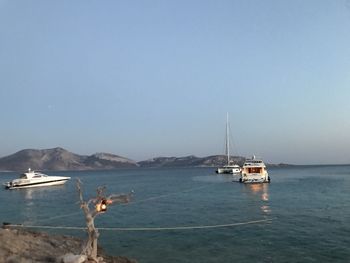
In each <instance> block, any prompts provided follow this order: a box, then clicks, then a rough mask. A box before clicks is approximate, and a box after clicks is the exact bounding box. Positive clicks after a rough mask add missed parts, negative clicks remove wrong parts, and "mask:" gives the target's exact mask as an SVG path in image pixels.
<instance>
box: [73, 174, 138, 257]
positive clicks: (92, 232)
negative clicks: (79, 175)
mask: <svg viewBox="0 0 350 263" xmlns="http://www.w3.org/2000/svg"><path fill="white" fill-rule="evenodd" d="M81 185H82V182H81V181H80V179H78V180H77V190H78V193H79V200H80V208H81V209H82V210H83V212H84V215H85V221H86V227H87V233H88V239H87V241H86V244H85V246H84V247H83V250H82V255H86V256H87V258H88V260H92V261H95V262H101V260H100V259H99V258H98V257H97V240H98V237H99V233H98V229H97V228H96V227H95V225H94V220H95V217H96V216H97V215H99V214H101V213H104V212H105V211H106V209H107V206H110V205H116V204H123V203H128V202H130V200H131V197H132V194H133V191H132V192H131V193H129V194H118V195H117V194H111V195H109V196H108V197H106V196H105V195H104V192H105V190H106V188H105V187H101V186H100V187H98V188H97V195H96V197H95V198H92V199H89V201H87V202H86V201H84V199H83V191H82V187H81ZM92 205H94V206H93V207H92V208H93V209H91V208H90V206H92Z"/></svg>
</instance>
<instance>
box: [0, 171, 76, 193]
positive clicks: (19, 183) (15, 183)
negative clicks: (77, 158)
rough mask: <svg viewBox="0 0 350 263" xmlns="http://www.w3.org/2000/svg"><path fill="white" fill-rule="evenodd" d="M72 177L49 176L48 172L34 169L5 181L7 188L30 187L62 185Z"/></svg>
mask: <svg viewBox="0 0 350 263" xmlns="http://www.w3.org/2000/svg"><path fill="white" fill-rule="evenodd" d="M69 179H70V177H66V176H48V175H46V174H43V173H40V172H35V171H32V170H31V169H30V168H29V169H28V172H26V173H23V174H21V177H20V178H18V179H14V180H12V181H10V182H7V183H5V184H4V185H5V188H6V189H19V188H30V187H39V186H51V185H61V184H64V183H65V182H67V181H68V180H69Z"/></svg>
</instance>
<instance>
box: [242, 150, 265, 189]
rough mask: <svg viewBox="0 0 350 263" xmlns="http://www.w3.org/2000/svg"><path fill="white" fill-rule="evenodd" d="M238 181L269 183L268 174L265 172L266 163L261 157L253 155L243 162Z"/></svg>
mask: <svg viewBox="0 0 350 263" xmlns="http://www.w3.org/2000/svg"><path fill="white" fill-rule="evenodd" d="M240 182H242V183H269V182H270V176H269V174H268V173H267V170H266V165H265V164H264V162H263V161H262V160H261V159H257V158H255V156H253V157H252V158H251V159H247V160H246V161H245V162H244V165H243V167H242V172H241V178H240Z"/></svg>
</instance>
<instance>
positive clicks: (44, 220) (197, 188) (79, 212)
mask: <svg viewBox="0 0 350 263" xmlns="http://www.w3.org/2000/svg"><path fill="white" fill-rule="evenodd" d="M209 186H211V185H204V186H200V187H195V188H190V189H186V190H182V191H179V192H172V193H168V194H163V195H158V196H153V197H149V198H145V199H141V200H135V201H134V202H133V201H132V202H130V203H126V204H120V205H128V206H129V205H134V204H139V203H144V202H148V201H153V200H157V199H160V198H164V197H168V196H172V195H177V194H179V193H189V192H193V191H197V190H200V189H203V188H207V187H209ZM78 214H82V212H81V211H78V212H74V213H70V214H64V215H57V216H53V217H49V218H45V219H39V220H37V222H46V221H50V220H54V219H58V218H64V217H70V216H74V215H78Z"/></svg>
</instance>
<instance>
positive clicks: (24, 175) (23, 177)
mask: <svg viewBox="0 0 350 263" xmlns="http://www.w3.org/2000/svg"><path fill="white" fill-rule="evenodd" d="M19 178H20V179H25V178H27V175H26V174H21V176H20V177H19Z"/></svg>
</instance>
